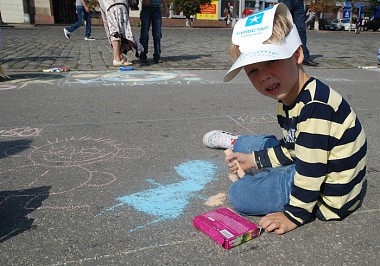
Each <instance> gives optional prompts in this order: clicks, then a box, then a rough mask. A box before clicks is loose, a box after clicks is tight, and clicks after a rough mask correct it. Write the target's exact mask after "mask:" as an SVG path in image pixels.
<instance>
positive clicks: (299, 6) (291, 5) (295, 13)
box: [279, 0, 310, 61]
mask: <svg viewBox="0 0 380 266" xmlns="http://www.w3.org/2000/svg"><path fill="white" fill-rule="evenodd" d="M279 2H282V3H284V4H285V5H286V6H287V7H288V9H289V11H290V13H291V14H292V18H293V22H294V24H295V25H296V27H297V31H298V34H299V36H300V39H301V42H302V46H303V47H302V48H303V55H304V57H305V58H304V61H310V52H309V49H307V46H306V42H307V37H306V23H305V20H306V12H305V3H304V0H280V1H279Z"/></svg>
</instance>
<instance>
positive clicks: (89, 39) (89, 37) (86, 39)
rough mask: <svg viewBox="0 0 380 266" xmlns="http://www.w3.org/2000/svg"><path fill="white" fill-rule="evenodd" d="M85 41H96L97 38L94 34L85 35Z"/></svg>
mask: <svg viewBox="0 0 380 266" xmlns="http://www.w3.org/2000/svg"><path fill="white" fill-rule="evenodd" d="M84 40H85V41H95V38H94V37H92V36H88V37H84Z"/></svg>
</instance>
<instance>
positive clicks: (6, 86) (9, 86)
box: [0, 84, 17, 91]
mask: <svg viewBox="0 0 380 266" xmlns="http://www.w3.org/2000/svg"><path fill="white" fill-rule="evenodd" d="M14 89H17V86H15V85H12V84H1V85H0V91H5V90H14Z"/></svg>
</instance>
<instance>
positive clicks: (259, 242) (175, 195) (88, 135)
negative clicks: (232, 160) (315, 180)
mask: <svg viewBox="0 0 380 266" xmlns="http://www.w3.org/2000/svg"><path fill="white" fill-rule="evenodd" d="M41 29H43V32H44V34H41V32H42V31H41ZM28 30H29V31H28V32H29V33H30V32H34V33H35V34H36V35H38V34H40V35H38V36H45V37H44V39H42V38H43V37H41V39H38V38H37V39H36V41H35V44H34V45H30V42H29V43H26V41H25V40H26V39H25V38H26V37H25V35H26V34H25V33H26V32H24V31H23V30H22V29H18V28H13V29H8V28H7V29H2V32H3V33H4V36H5V37H6V39H7V40H6V44H5V46H4V47H5V48H4V49H2V50H1V52H0V55H1V56H0V57H1V58H2V60H3V61H4V60H5V63H6V65H7V66H8V71H9V72H10V75H11V77H12V79H11V80H8V81H3V82H0V106H1V107H0V110H1V113H2V116H1V118H0V262H1V265H137V264H139V265H377V264H378V261H379V257H380V256H379V250H380V238H379V236H378V234H377V231H378V229H379V226H378V224H379V222H380V221H379V220H380V219H379V218H380V215H379V206H378V198H379V196H380V191H379V186H378V184H377V180H378V179H379V177H380V176H379V169H380V165H379V156H380V153H379V138H378V132H379V114H380V109H379V107H378V102H379V101H380V99H379V94H378V88H379V86H378V84H379V82H380V75H379V74H380V71H379V69H371V68H370V69H360V68H358V66H359V65H364V66H372V65H375V64H376V51H375V52H373V51H372V50H375V46H376V45H377V44H376V42H377V43H379V42H378V40H379V36H380V34H378V33H361V34H359V35H354V34H350V33H346V32H336V33H332V32H326V33H324V32H322V33H314V32H311V33H310V34H309V39H310V40H314V41H311V42H310V49H311V51H312V52H313V55H314V57H315V60H316V61H318V62H319V63H320V66H319V67H318V68H307V71H309V72H310V73H311V74H312V75H313V76H315V77H317V78H320V79H321V80H322V81H325V82H326V83H328V84H329V85H330V86H331V87H333V88H334V89H336V90H337V91H339V92H340V93H341V94H342V95H343V96H344V97H345V98H346V99H347V100H348V101H349V103H350V104H351V106H352V107H353V109H354V110H355V111H356V113H357V115H358V116H359V118H360V120H361V121H362V123H363V126H364V128H365V130H366V133H367V137H368V144H369V149H368V169H367V179H368V184H369V186H368V191H367V196H366V199H365V201H364V204H363V206H362V207H361V208H360V209H359V210H358V211H357V212H356V213H354V214H353V215H351V216H349V217H348V218H347V219H345V220H343V221H336V222H321V221H315V222H312V223H309V224H306V225H304V226H302V227H300V228H298V229H297V230H295V231H292V232H289V233H287V234H285V235H283V236H277V235H275V234H272V233H271V234H267V233H264V234H263V235H261V236H260V237H259V238H257V239H254V240H252V241H249V242H247V243H245V244H243V245H241V246H239V247H236V248H234V249H231V250H229V251H227V250H224V249H223V248H222V247H220V246H219V245H217V244H216V243H214V242H213V241H212V240H211V239H209V238H208V237H207V236H205V235H204V234H202V233H200V232H199V231H197V230H196V229H195V228H194V227H193V225H192V218H193V217H194V216H195V215H198V214H200V213H203V212H206V211H209V210H211V209H214V208H218V207H221V206H223V207H230V205H229V202H228V199H227V196H226V193H227V191H228V187H229V186H230V184H231V183H230V181H229V179H228V177H227V175H228V171H227V168H226V166H225V165H224V163H223V158H224V156H223V152H222V151H220V150H212V149H208V148H206V147H204V146H203V145H202V136H203V134H204V133H205V132H207V131H209V130H212V129H224V130H228V131H232V132H236V133H239V134H259V133H268V132H270V133H273V134H276V135H280V132H279V130H278V128H277V125H276V118H275V117H274V116H273V112H274V103H273V102H272V101H271V100H270V99H266V98H263V97H262V96H261V95H259V94H258V93H257V92H255V91H254V90H253V89H252V88H251V85H250V84H249V82H248V80H247V79H246V78H245V77H244V75H243V74H241V75H239V76H238V77H237V78H236V79H234V80H233V82H231V83H223V82H222V81H221V80H222V77H223V74H224V72H225V70H223V69H224V68H227V67H228V65H229V64H228V59H227V57H226V53H225V50H224V49H225V48H228V45H229V44H228V43H226V42H229V34H230V33H231V32H230V31H228V30H226V29H202V30H200V29H182V28H181V29H177V28H175V29H165V30H164V38H167V39H166V44H165V45H168V44H170V45H168V46H165V48H164V49H163V50H164V51H165V52H164V54H163V57H164V58H165V57H166V59H170V60H165V61H166V62H165V63H164V64H160V65H148V66H144V67H140V66H139V65H138V64H136V70H135V71H131V72H121V71H118V70H117V69H115V68H113V67H109V65H108V64H109V63H110V58H111V52H110V50H109V47H108V46H107V45H108V44H107V42H106V40H105V39H104V40H102V39H100V40H99V41H98V40H97V41H95V42H91V43H88V42H84V41H82V40H81V38H80V32H78V35H77V36H73V40H71V41H70V42H68V41H66V39H64V38H62V36H61V28H60V27H35V28H32V29H28ZM16 33H17V34H16ZM101 34H103V32H102V28H95V29H94V35H95V37H98V36H102V35H101ZM182 34H183V35H184V36H186V40H194V41H187V42H178V39H184V37H183V36H182ZM333 34H337V35H333ZM22 36H23V37H22ZM170 36H171V37H170ZM197 36H198V37H197ZM320 36H322V37H320ZM337 36H338V37H337ZM196 37H197V38H196ZM316 37H318V38H319V37H320V38H322V39H321V40H320V41H318V42H317V41H315V40H316V39H315V38H316ZM22 38H24V39H22ZM313 38H314V39H313ZM359 38H361V39H359ZM98 39H99V38H98ZM206 40H211V41H212V44H209V43H208V42H207V41H206ZM357 40H361V41H365V43H364V44H361V41H360V42H357ZM102 42H103V43H102ZM334 42H335V44H336V45H334ZM15 43H19V44H20V45H19V46H20V47H22V48H21V50H22V51H17V49H11V46H12V45H14V44H15ZM374 43H375V44H374ZM350 44H355V45H356V44H358V45H359V44H360V45H363V47H364V46H366V47H367V49H365V50H362V51H360V50H359V49H358V48H357V47H356V48H355V49H351V48H350V47H351V45H350ZM44 45H51V47H58V48H57V49H58V50H59V51H57V50H54V52H52V54H51V55H46V54H45V55H43V54H44V51H40V50H44V48H43V47H44ZM338 46H339V49H338V48H337V47H338ZM28 47H29V49H28ZM81 47H82V48H81ZM198 47H199V48H198ZM329 47H334V49H335V50H331V51H330V49H329ZM342 47H344V49H341V48H342ZM95 48H96V49H98V50H97V51H100V52H101V57H102V58H103V59H104V62H103V63H99V64H97V65H94V64H92V65H91V68H90V67H88V66H87V67H86V68H83V69H81V68H78V67H77V66H79V64H78V62H79V61H80V60H82V58H81V56H82V52H83V51H84V52H83V54H84V53H87V51H89V50H90V49H95ZM169 48H170V49H169ZM169 50H170V51H171V53H169V52H168V51H169ZM324 50H326V51H324ZM338 50H339V51H340V50H343V51H345V52H342V53H340V52H339V53H338ZM28 51H29V52H30V53H28ZM347 51H348V53H347ZM98 53H99V52H98ZM62 59H63V60H67V61H64V62H65V64H66V62H69V60H70V62H72V64H73V65H72V66H70V67H72V68H73V70H74V71H71V72H65V73H51V74H49V73H42V69H43V67H45V65H43V66H42V65H41V64H42V62H44V61H45V60H46V61H45V63H46V64H47V62H48V61H49V62H50V60H52V61H53V62H57V61H55V60H62ZM83 60H84V59H83ZM91 60H92V59H91ZM96 60H101V59H100V58H99V54H97V55H96ZM60 62H61V61H60ZM16 63H18V64H19V65H20V66H17V65H16ZM32 63H35V64H34V65H33V67H31V66H32V65H31V64H32ZM45 63H44V64H45ZM22 66H24V68H23V67H22ZM53 66H54V64H53ZM197 163H200V164H202V165H206V166H207V165H208V166H210V165H212V166H213V167H214V168H212V169H210V173H211V174H210V175H209V176H202V175H201V174H199V176H198V175H197V176H196V178H195V177H194V176H193V178H195V179H188V177H187V176H186V174H184V173H183V172H181V171H179V170H180V169H183V168H185V169H191V167H192V166H193V165H196V164H197ZM194 183H197V184H201V185H200V186H195V187H194V186H193V185H194ZM214 196H217V197H216V198H217V199H219V201H217V200H215V197H214ZM174 200H176V204H171V203H172V202H173V201H174ZM210 202H211V203H212V204H210ZM248 219H249V220H251V221H252V222H258V221H259V219H260V217H248Z"/></svg>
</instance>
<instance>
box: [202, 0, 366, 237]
mask: <svg viewBox="0 0 380 266" xmlns="http://www.w3.org/2000/svg"><path fill="white" fill-rule="evenodd" d="M232 42H233V45H232V49H231V54H232V55H233V57H234V59H235V62H234V64H233V65H232V67H231V68H230V70H229V71H228V72H227V74H226V75H225V76H224V79H223V81H225V82H226V81H230V80H231V79H233V78H234V77H235V76H236V75H237V74H238V73H239V72H240V70H241V69H242V68H243V69H244V71H245V73H246V75H247V76H248V79H249V80H250V81H251V84H252V85H253V87H254V88H255V89H256V90H257V91H258V92H259V93H261V94H262V95H264V96H267V97H269V98H272V99H274V100H275V101H277V106H276V114H277V120H278V124H279V126H280V128H281V131H282V133H283V137H282V139H281V140H279V139H277V138H276V137H275V136H273V135H252V136H238V135H234V134H231V133H227V132H225V131H218V130H215V131H211V132H208V133H206V134H205V136H204V138H203V143H204V144H205V145H206V146H208V147H210V148H224V149H227V148H232V149H233V153H232V154H231V155H228V156H226V157H225V162H226V163H227V165H228V166H229V168H230V170H231V171H232V172H236V171H237V169H238V167H237V165H236V163H235V162H236V161H237V162H239V163H240V165H241V167H242V169H243V170H244V171H248V172H246V175H245V176H243V178H241V179H238V180H237V181H236V182H234V183H233V184H232V185H231V187H230V190H229V199H230V202H231V204H232V206H233V207H234V208H235V209H236V210H237V211H238V212H239V213H241V214H244V215H265V216H264V217H262V218H261V219H260V221H259V225H260V226H261V227H263V228H264V229H265V230H266V231H267V232H271V231H274V232H276V233H277V234H284V233H286V232H288V231H290V230H293V229H296V228H297V227H299V226H301V225H303V224H305V223H307V222H310V221H312V220H314V219H315V218H318V219H320V220H341V219H344V218H345V217H347V216H348V215H350V214H351V213H353V212H354V211H355V210H357V209H358V208H359V207H360V205H361V203H362V201H363V198H364V196H365V191H366V184H367V183H366V179H365V173H366V156H367V140H366V136H365V132H364V130H363V128H362V126H361V124H360V121H359V119H358V117H357V116H356V114H355V113H354V111H353V110H352V108H351V107H350V105H349V104H348V102H347V101H346V100H345V99H344V98H343V97H342V96H341V95H340V94H339V93H338V92H336V91H334V90H333V89H331V88H330V87H328V86H327V85H325V84H323V83H322V82H321V81H320V80H318V79H316V78H313V77H310V76H309V75H308V74H307V73H306V72H305V70H304V69H303V66H302V62H303V58H304V56H303V46H302V42H301V40H300V37H299V35H298V33H297V30H296V28H295V25H294V24H293V22H292V16H291V14H290V12H289V10H288V9H287V8H286V6H285V5H284V4H282V3H280V4H277V5H275V6H273V7H269V8H267V9H265V10H264V11H262V12H259V13H256V14H254V15H251V16H249V17H247V18H244V19H240V20H239V21H238V22H237V24H236V25H235V27H234V32H233V35H232ZM251 170H255V171H254V172H253V171H251Z"/></svg>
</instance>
